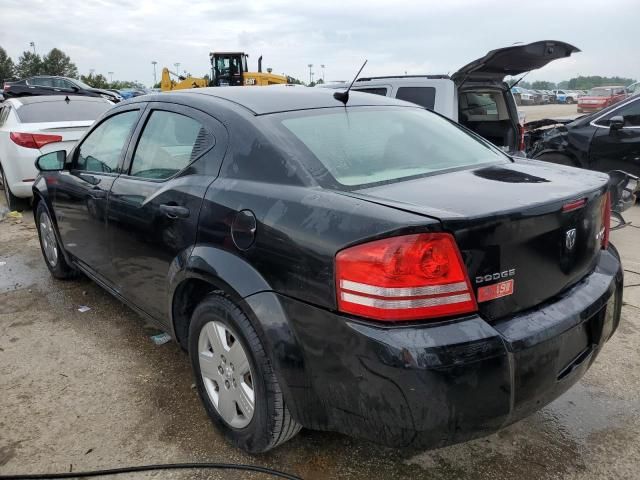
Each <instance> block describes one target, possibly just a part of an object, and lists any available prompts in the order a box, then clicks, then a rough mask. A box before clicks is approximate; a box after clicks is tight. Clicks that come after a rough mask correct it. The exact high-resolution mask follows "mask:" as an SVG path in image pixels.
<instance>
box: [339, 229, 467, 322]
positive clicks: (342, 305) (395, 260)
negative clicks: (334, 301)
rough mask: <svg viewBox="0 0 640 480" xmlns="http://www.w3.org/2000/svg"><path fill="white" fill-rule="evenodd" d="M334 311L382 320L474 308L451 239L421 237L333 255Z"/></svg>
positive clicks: (434, 235)
mask: <svg viewBox="0 0 640 480" xmlns="http://www.w3.org/2000/svg"><path fill="white" fill-rule="evenodd" d="M336 288H337V293H338V309H339V310H340V311H341V312H345V313H351V314H354V315H359V316H362V317H367V318H372V319H376V320H384V321H391V322H393V321H400V320H417V319H426V318H436V317H446V316H451V315H460V314H466V313H471V312H474V311H476V310H477V305H476V300H475V297H474V295H473V291H472V289H471V284H470V282H469V277H468V275H467V272H466V269H465V267H464V264H463V262H462V257H461V256H460V252H459V251H458V247H457V245H456V242H455V240H454V239H453V236H451V235H450V234H448V233H422V234H416V235H404V236H400V237H392V238H386V239H383V240H376V241H373V242H369V243H365V244H362V245H356V246H355V247H351V248H347V249H345V250H342V251H341V252H339V253H338V254H337V255H336Z"/></svg>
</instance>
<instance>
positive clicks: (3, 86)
mask: <svg viewBox="0 0 640 480" xmlns="http://www.w3.org/2000/svg"><path fill="white" fill-rule="evenodd" d="M9 88H11V85H9V84H8V83H7V82H5V83H4V85H2V90H3V91H5V92H8V91H9Z"/></svg>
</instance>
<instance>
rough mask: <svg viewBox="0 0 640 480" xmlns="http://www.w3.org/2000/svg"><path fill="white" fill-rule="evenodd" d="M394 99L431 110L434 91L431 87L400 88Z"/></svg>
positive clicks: (434, 99)
mask: <svg viewBox="0 0 640 480" xmlns="http://www.w3.org/2000/svg"><path fill="white" fill-rule="evenodd" d="M396 98H397V99H398V100H405V101H407V102H411V103H415V104H416V105H420V106H421V107H424V108H428V109H429V110H433V106H434V104H435V102H436V89H435V88H433V87H400V88H398V92H397V93H396Z"/></svg>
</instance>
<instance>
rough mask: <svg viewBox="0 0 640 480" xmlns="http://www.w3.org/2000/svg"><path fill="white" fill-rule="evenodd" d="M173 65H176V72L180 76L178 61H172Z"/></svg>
mask: <svg viewBox="0 0 640 480" xmlns="http://www.w3.org/2000/svg"><path fill="white" fill-rule="evenodd" d="M173 66H174V67H176V73H177V74H178V76H180V62H177V63H174V64H173Z"/></svg>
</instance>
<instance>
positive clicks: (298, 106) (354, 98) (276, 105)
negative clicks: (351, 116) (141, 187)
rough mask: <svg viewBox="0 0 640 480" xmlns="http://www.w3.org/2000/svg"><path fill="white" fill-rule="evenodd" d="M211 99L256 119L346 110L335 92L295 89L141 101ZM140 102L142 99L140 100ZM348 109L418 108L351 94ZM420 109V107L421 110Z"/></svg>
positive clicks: (199, 92)
mask: <svg viewBox="0 0 640 480" xmlns="http://www.w3.org/2000/svg"><path fill="white" fill-rule="evenodd" d="M184 94H188V95H193V96H198V97H204V96H210V97H215V98H219V99H224V100H228V101H229V102H233V103H234V104H236V105H239V106H242V107H244V108H245V109H247V110H249V111H251V112H252V113H253V114H255V115H264V114H269V113H276V112H287V111H292V110H309V109H316V108H331V107H341V106H343V104H342V102H341V101H340V100H336V99H335V98H334V96H333V94H334V91H333V90H331V89H326V88H294V87H280V88H277V87H276V86H269V87H209V88H193V89H188V90H179V91H177V92H176V93H175V94H174V93H162V94H159V95H157V96H154V98H148V99H143V100H142V101H155V100H159V101H167V100H169V98H170V97H171V96H173V95H184ZM138 98H140V97H138ZM347 105H348V106H369V105H372V106H375V105H395V106H405V107H414V108H415V107H416V105H414V104H412V103H409V102H404V101H402V100H396V99H393V98H390V97H383V96H382V95H371V94H369V93H360V92H355V91H353V90H352V91H351V92H350V94H349V101H348V103H347ZM418 108H419V107H418Z"/></svg>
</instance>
